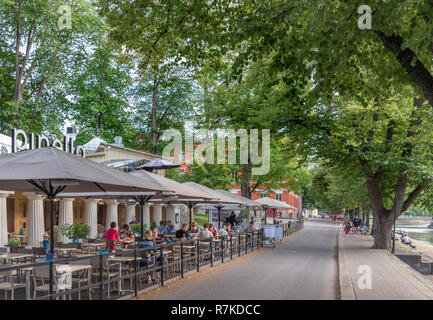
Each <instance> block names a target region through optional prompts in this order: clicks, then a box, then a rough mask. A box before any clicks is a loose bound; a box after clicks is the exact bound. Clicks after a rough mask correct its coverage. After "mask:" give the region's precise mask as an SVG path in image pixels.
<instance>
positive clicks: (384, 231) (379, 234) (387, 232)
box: [373, 211, 394, 249]
mask: <svg viewBox="0 0 433 320" xmlns="http://www.w3.org/2000/svg"><path fill="white" fill-rule="evenodd" d="M393 218H394V217H393V215H392V214H390V213H389V212H386V211H385V212H381V213H379V214H378V215H377V223H375V227H376V230H375V233H374V244H373V249H390V248H391V244H392V239H391V235H392V226H393V223H394V219H393Z"/></svg>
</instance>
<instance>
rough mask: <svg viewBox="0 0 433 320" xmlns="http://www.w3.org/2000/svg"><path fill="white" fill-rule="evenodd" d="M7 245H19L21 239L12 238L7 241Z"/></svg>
mask: <svg viewBox="0 0 433 320" xmlns="http://www.w3.org/2000/svg"><path fill="white" fill-rule="evenodd" d="M8 245H9V246H10V247H19V246H21V241H20V240H19V239H16V238H12V239H10V240H9V241H8Z"/></svg>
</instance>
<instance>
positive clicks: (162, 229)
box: [158, 220, 167, 234]
mask: <svg viewBox="0 0 433 320" xmlns="http://www.w3.org/2000/svg"><path fill="white" fill-rule="evenodd" d="M158 232H159V233H160V234H165V233H167V228H166V227H165V226H164V221H162V220H161V221H160V222H159V226H158Z"/></svg>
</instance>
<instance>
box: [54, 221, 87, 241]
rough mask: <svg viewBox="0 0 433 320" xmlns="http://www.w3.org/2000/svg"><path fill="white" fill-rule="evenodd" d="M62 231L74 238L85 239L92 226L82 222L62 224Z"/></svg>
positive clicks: (64, 234)
mask: <svg viewBox="0 0 433 320" xmlns="http://www.w3.org/2000/svg"><path fill="white" fill-rule="evenodd" d="M60 233H61V234H62V235H63V236H64V237H66V238H68V239H71V240H72V239H73V238H74V237H76V238H78V239H85V238H87V237H88V236H89V234H90V227H89V226H88V225H86V224H82V223H79V222H76V223H73V224H64V225H62V226H60Z"/></svg>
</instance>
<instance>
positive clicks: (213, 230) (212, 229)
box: [209, 224, 218, 237]
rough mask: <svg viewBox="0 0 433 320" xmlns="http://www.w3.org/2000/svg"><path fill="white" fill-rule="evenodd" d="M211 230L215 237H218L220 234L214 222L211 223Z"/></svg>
mask: <svg viewBox="0 0 433 320" xmlns="http://www.w3.org/2000/svg"><path fill="white" fill-rule="evenodd" d="M209 231H210V232H212V236H213V237H217V236H218V230H217V229H215V227H214V226H213V224H209Z"/></svg>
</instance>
